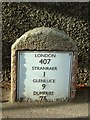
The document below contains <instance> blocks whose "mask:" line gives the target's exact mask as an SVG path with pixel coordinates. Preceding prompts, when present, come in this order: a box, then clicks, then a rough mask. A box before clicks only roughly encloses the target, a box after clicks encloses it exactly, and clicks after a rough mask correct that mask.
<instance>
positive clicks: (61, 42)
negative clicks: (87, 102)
mask: <svg viewBox="0 0 90 120" xmlns="http://www.w3.org/2000/svg"><path fill="white" fill-rule="evenodd" d="M21 50H22V51H25V50H29V51H47V52H50V51H56V52H58V51H59V52H60V51H63V52H73V57H72V70H71V73H70V74H71V83H70V88H69V89H70V96H69V98H68V99H72V98H74V97H75V93H76V79H77V77H76V74H77V72H76V71H77V60H78V49H77V46H76V45H75V43H74V42H73V40H72V39H71V38H70V37H69V36H67V35H66V34H65V32H64V31H61V30H58V29H54V28H48V27H40V28H35V29H33V30H30V31H28V32H26V33H25V34H23V35H22V36H21V37H20V38H19V39H17V40H16V42H15V43H14V44H13V45H12V49H11V101H12V102H14V101H16V100H17V97H16V96H17V84H18V80H17V78H18V77H17V76H18V73H17V67H18V65H17V62H18V59H17V52H18V51H21ZM33 62H34V61H33ZM66 82H67V81H66Z"/></svg>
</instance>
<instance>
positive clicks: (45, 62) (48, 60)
mask: <svg viewBox="0 0 90 120" xmlns="http://www.w3.org/2000/svg"><path fill="white" fill-rule="evenodd" d="M50 61H51V59H41V60H40V61H39V63H41V64H49V63H50Z"/></svg>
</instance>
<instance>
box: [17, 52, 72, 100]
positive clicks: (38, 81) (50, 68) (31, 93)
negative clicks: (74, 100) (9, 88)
mask: <svg viewBox="0 0 90 120" xmlns="http://www.w3.org/2000/svg"><path fill="white" fill-rule="evenodd" d="M72 55H73V54H72V52H60V51H52V52H49V51H22V52H18V77H17V78H18V84H17V88H18V89H17V93H18V94H17V97H18V99H20V98H27V99H28V98H30V99H32V100H33V101H34V100H40V98H42V97H45V99H47V100H56V99H59V98H60V99H65V98H67V97H69V95H70V81H71V69H72Z"/></svg>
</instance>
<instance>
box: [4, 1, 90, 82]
mask: <svg viewBox="0 0 90 120" xmlns="http://www.w3.org/2000/svg"><path fill="white" fill-rule="evenodd" d="M88 10H89V3H9V2H8V3H2V31H3V32H2V44H3V48H2V49H3V52H2V53H3V54H2V59H3V78H4V80H10V69H11V68H10V67H11V66H10V64H11V58H10V57H11V45H12V44H13V43H14V42H15V41H16V39H17V38H19V37H20V36H21V35H22V34H24V33H25V32H26V31H28V30H31V29H33V28H36V27H42V26H45V27H54V28H58V29H60V30H64V31H65V32H66V33H67V34H68V35H69V36H70V37H71V38H72V39H73V41H74V42H75V43H76V45H77V47H78V51H79V52H78V63H79V64H78V71H77V72H78V83H87V82H88V83H89V70H90V61H89V25H88Z"/></svg>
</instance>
